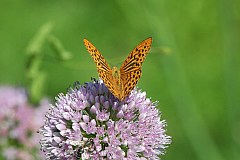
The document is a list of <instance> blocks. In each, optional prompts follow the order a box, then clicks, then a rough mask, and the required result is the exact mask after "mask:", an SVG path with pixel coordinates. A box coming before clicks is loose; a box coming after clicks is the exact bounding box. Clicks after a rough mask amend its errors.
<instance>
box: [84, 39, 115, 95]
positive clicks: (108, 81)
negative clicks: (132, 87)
mask: <svg viewBox="0 0 240 160" xmlns="http://www.w3.org/2000/svg"><path fill="white" fill-rule="evenodd" d="M83 42H84V45H85V46H86V48H87V50H88V52H89V54H90V55H91V56H92V58H93V60H94V62H95V63H96V66H97V71H98V75H99V77H100V78H101V79H102V80H103V82H104V84H105V85H106V86H107V88H108V89H109V90H110V91H111V93H113V95H114V96H116V95H118V93H116V89H115V88H114V86H116V85H115V83H114V82H115V81H114V78H113V76H112V69H111V68H110V66H109V65H108V63H107V61H106V60H105V58H104V57H103V56H102V55H101V53H100V52H99V51H98V49H97V48H96V47H95V46H94V45H93V44H92V43H91V42H89V41H88V40H87V39H84V40H83ZM116 97H117V96H116Z"/></svg>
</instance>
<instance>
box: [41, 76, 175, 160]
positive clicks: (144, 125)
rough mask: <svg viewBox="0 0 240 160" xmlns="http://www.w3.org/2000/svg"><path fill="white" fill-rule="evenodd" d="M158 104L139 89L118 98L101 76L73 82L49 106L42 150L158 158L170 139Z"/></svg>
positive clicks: (55, 155) (52, 155)
mask: <svg viewBox="0 0 240 160" xmlns="http://www.w3.org/2000/svg"><path fill="white" fill-rule="evenodd" d="M156 104H157V103H156V102H154V103H153V102H151V100H150V99H149V98H146V93H145V92H141V91H140V90H138V89H136V88H135V89H134V90H133V91H132V92H131V94H130V95H129V96H128V97H127V98H126V99H125V100H124V101H119V100H118V99H117V98H115V97H114V96H113V95H112V94H111V92H110V91H109V90H108V89H107V87H106V86H105V85H104V83H103V82H102V81H101V80H99V81H97V80H94V81H93V82H89V83H85V84H84V85H80V84H75V85H74V87H73V88H71V89H69V90H68V93H67V94H66V95H64V94H63V93H60V94H59V95H58V97H56V103H55V105H51V109H50V110H49V112H48V113H47V115H46V119H45V125H43V126H42V127H41V128H40V130H39V132H40V133H41V134H42V135H43V138H42V139H41V141H40V143H41V147H42V150H43V151H44V152H45V154H46V157H47V159H63V160H77V159H94V160H97V159H119V160H121V159H124V160H132V159H141V160H143V159H160V158H159V156H160V155H163V154H164V151H165V148H166V147H167V145H168V144H170V142H171V140H170V137H169V136H167V135H166V134H165V129H164V128H165V126H166V122H165V121H164V120H160V113H159V111H158V110H157V108H156Z"/></svg>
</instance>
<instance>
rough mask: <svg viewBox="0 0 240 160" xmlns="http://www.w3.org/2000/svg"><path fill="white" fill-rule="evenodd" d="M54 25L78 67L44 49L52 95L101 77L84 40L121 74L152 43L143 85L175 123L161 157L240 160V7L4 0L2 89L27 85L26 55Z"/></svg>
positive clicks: (163, 1) (0, 13)
mask: <svg viewBox="0 0 240 160" xmlns="http://www.w3.org/2000/svg"><path fill="white" fill-rule="evenodd" d="M46 23H51V24H52V29H51V30H50V29H49V35H54V36H55V37H57V39H58V40H60V41H61V43H62V44H63V46H64V48H65V50H67V51H69V52H71V53H72V59H71V60H68V61H61V60H59V59H58V58H57V56H56V54H54V52H55V51H54V50H53V48H52V47H51V45H50V42H49V41H47V40H46V42H45V41H44V43H43V44H42V46H41V51H40V53H41V60H42V61H41V68H40V70H41V72H44V74H45V77H46V79H45V84H44V88H43V89H44V91H43V93H44V94H45V95H48V96H50V97H52V98H53V97H54V96H56V95H57V94H58V93H59V92H64V93H66V88H68V87H69V85H72V84H73V83H74V82H75V81H77V80H78V81H79V82H80V83H84V82H88V81H90V78H91V77H96V78H97V72H96V67H95V64H94V62H93V60H92V59H91V57H90V56H89V54H88V52H87V51H86V49H85V47H84V45H83V41H82V40H83V38H87V39H89V40H90V41H91V42H92V43H93V44H94V45H95V46H96V47H97V48H98V49H99V50H100V51H101V53H102V54H103V55H104V57H105V58H106V59H107V61H108V62H109V63H110V64H111V65H118V66H120V65H121V63H122V62H123V60H124V59H125V57H126V56H127V55H128V53H130V51H131V50H132V49H133V48H134V47H135V46H136V45H137V44H138V43H140V42H141V41H142V40H144V39H145V38H147V37H150V36H151V37H153V46H152V47H153V49H152V52H151V53H150V54H149V55H148V56H147V59H146V61H145V62H144V65H143V75H142V77H141V80H140V81H139V83H138V87H139V88H141V89H142V90H143V91H146V92H147V96H148V97H151V98H152V99H153V100H158V101H159V102H160V105H159V108H160V110H161V112H162V119H166V120H167V123H168V127H167V134H168V135H170V136H172V144H171V145H170V146H169V148H168V149H167V153H166V155H165V156H162V159H164V160H173V159H178V160H188V159H189V160H207V159H209V160H224V159H226V160H228V159H231V160H239V159H240V105H239V104H240V97H239V95H240V71H239V67H240V55H239V53H240V52H239V51H240V45H239V44H240V1H237V0H219V1H217V0H182V1H177V0H148V1H147V0H116V1H97V0H92V1H83V0H72V1H63V0H52V1H48V0H41V1H32V0H31V1H30V0H21V1H14V0H0V83H1V84H12V85H17V86H29V82H28V80H27V78H26V72H27V71H26V70H29V68H26V66H27V62H28V61H29V56H27V54H26V53H27V51H26V50H27V48H29V45H30V47H31V42H32V41H31V40H33V37H34V36H35V35H36V33H37V32H38V31H39V29H40V28H41V26H43V25H44V24H46ZM158 47H162V49H163V48H165V49H167V50H169V51H170V52H169V51H168V52H161V51H158V50H156V48H158Z"/></svg>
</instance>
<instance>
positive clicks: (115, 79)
mask: <svg viewBox="0 0 240 160" xmlns="http://www.w3.org/2000/svg"><path fill="white" fill-rule="evenodd" d="M83 41H84V44H85V46H86V48H87V50H88V52H89V53H90V55H91V56H92V58H93V60H94V62H95V63H96V65H97V71H98V75H99V77H100V78H101V79H102V80H103V82H104V84H105V85H106V86H107V88H108V89H109V90H110V91H111V93H112V94H113V95H114V96H115V97H117V98H118V99H119V100H121V101H122V100H124V99H125V98H126V97H127V96H128V95H129V94H130V92H131V91H132V90H133V88H134V87H135V86H136V84H137V82H138V80H139V79H140V77H141V74H142V70H141V68H142V63H143V61H144V59H145V58H146V55H147V53H148V51H149V50H150V48H151V44H152V38H151V37H149V38H147V39H145V40H144V41H142V42H141V43H140V44H139V45H138V46H137V47H136V48H134V50H133V51H132V52H131V53H130V54H129V55H128V57H127V58H126V60H125V61H124V63H123V64H122V66H121V68H120V70H119V69H118V68H117V67H113V68H111V67H110V66H109V65H108V63H107V62H106V60H105V59H104V57H103V56H102V55H101V54H100V52H99V51H98V49H97V48H96V47H94V46H93V44H92V43H91V42H89V41H88V40H87V39H84V40H83Z"/></svg>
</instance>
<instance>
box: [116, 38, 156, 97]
mask: <svg viewBox="0 0 240 160" xmlns="http://www.w3.org/2000/svg"><path fill="white" fill-rule="evenodd" d="M151 44H152V38H151V37H150V38H147V39H145V40H144V41H142V42H141V43H140V44H139V45H138V46H137V47H135V48H134V49H133V51H132V52H131V53H130V54H129V55H128V57H127V58H126V60H125V61H124V63H123V64H122V66H121V68H120V73H121V80H122V83H123V86H124V89H123V92H124V96H125V97H126V96H128V95H129V94H130V92H131V91H132V90H133V88H134V87H135V86H136V85H137V82H138V80H139V79H140V77H141V75H142V63H143V61H144V59H145V58H146V56H147V54H148V51H149V50H150V48H151ZM125 97H124V98H125Z"/></svg>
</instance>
